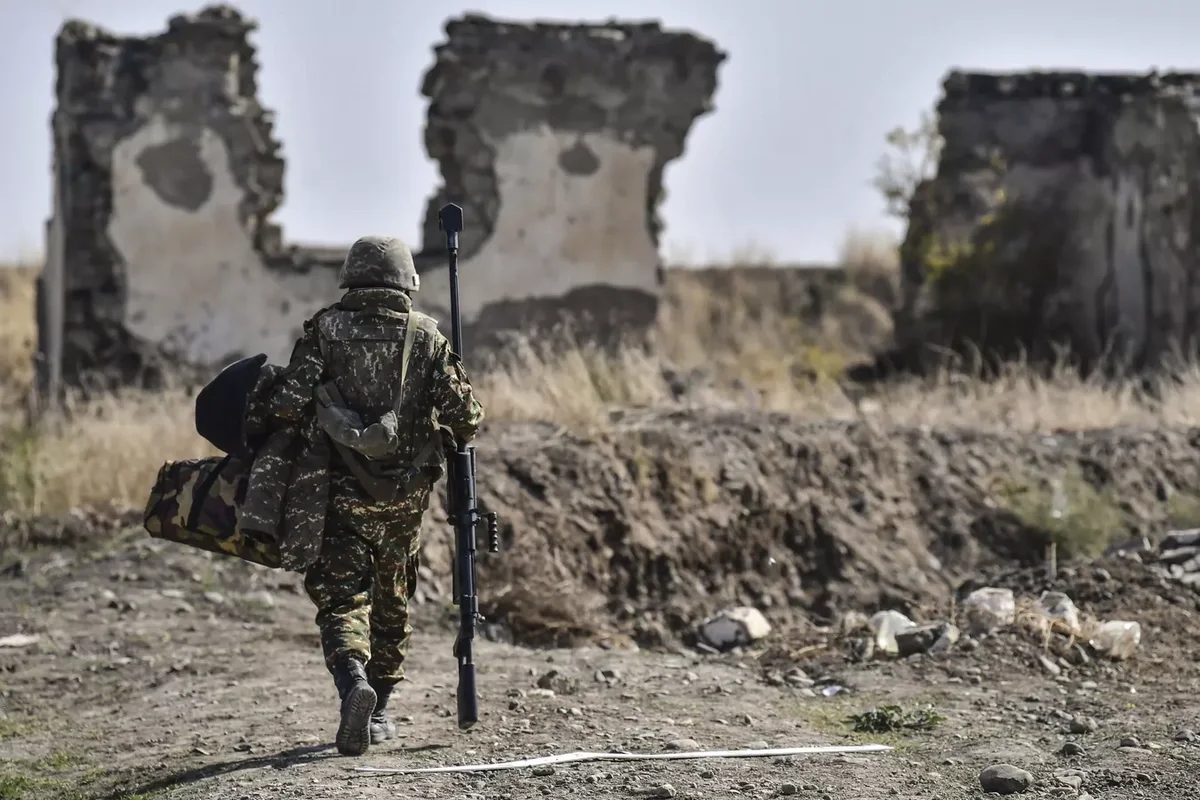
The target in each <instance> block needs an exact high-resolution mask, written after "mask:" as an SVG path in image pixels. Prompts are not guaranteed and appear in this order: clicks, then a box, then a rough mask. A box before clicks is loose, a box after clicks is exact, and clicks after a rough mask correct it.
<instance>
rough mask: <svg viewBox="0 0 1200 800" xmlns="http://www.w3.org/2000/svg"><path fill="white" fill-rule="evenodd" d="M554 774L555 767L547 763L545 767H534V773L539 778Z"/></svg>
mask: <svg viewBox="0 0 1200 800" xmlns="http://www.w3.org/2000/svg"><path fill="white" fill-rule="evenodd" d="M553 774H554V767H551V766H549V765H546V766H544V767H534V768H533V775H534V777H537V778H546V777H549V776H551V775H553Z"/></svg>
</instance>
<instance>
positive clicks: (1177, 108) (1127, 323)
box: [896, 72, 1200, 367]
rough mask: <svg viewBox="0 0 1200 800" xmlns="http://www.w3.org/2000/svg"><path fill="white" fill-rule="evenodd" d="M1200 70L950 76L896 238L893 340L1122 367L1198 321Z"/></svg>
mask: <svg viewBox="0 0 1200 800" xmlns="http://www.w3.org/2000/svg"><path fill="white" fill-rule="evenodd" d="M1198 86H1200V76H1197V75H1181V74H1167V75H1159V74H1153V73H1152V74H1149V75H1144V76H1138V75H1085V74H1077V73H1050V74H1045V73H1031V74H966V73H960V72H954V73H951V74H950V75H949V76H948V77H947V79H946V81H945V85H944V90H945V94H944V97H943V98H942V100H941V102H940V104H939V106H938V128H939V132H940V134H941V137H942V139H943V147H942V151H941V155H940V161H939V164H938V169H937V175H936V177H935V178H933V179H932V180H930V181H928V182H926V183H925V184H923V185H921V186H920V187H918V189H917V191H916V192H914V194H913V197H912V199H911V204H910V224H909V229H908V233H907V236H906V239H905V242H904V245H903V248H902V251H903V252H902V262H903V265H902V269H903V283H904V301H903V309H902V311H901V312H900V313H899V315H898V317H897V331H896V333H897V337H898V341H899V344H900V346H901V348H903V349H904V350H905V351H906V352H907V355H909V356H910V357H912V358H913V359H915V360H918V361H919V360H921V358H922V357H923V356H926V355H932V354H935V353H937V352H944V349H945V348H947V347H949V348H956V349H960V350H972V351H973V350H974V348H979V349H981V350H983V352H984V353H985V354H987V355H989V356H998V357H1012V356H1016V355H1018V354H1027V355H1029V356H1030V357H1032V358H1033V359H1041V360H1046V359H1050V358H1053V357H1055V355H1056V352H1055V348H1056V347H1057V346H1059V345H1066V346H1068V347H1070V348H1071V350H1072V351H1073V352H1074V353H1075V354H1076V355H1078V356H1079V357H1080V358H1081V359H1082V360H1083V361H1084V362H1085V363H1096V362H1097V361H1098V360H1100V359H1101V358H1102V357H1108V358H1112V359H1115V360H1117V361H1119V362H1120V363H1122V364H1125V365H1128V366H1134V367H1137V366H1141V365H1146V364H1150V363H1152V362H1154V361H1156V360H1158V359H1160V358H1161V357H1164V356H1170V355H1171V354H1172V352H1173V350H1172V348H1173V347H1174V346H1176V345H1184V351H1185V352H1190V350H1189V349H1188V347H1187V345H1191V344H1195V342H1196V338H1197V337H1196V334H1197V331H1198V325H1200V283H1198V282H1197V275H1198V271H1200V247H1198V245H1200V214H1197V213H1196V212H1197V209H1198V208H1200V206H1198V205H1197V203H1198V201H1200V156H1198V155H1197V154H1198V153H1200V127H1198V124H1200V104H1198V103H1197V102H1196V90H1197V87H1198Z"/></svg>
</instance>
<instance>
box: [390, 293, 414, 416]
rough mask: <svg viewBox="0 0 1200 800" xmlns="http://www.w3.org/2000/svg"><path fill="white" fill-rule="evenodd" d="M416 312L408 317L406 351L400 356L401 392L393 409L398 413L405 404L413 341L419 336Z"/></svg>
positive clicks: (397, 394) (405, 330) (405, 335)
mask: <svg viewBox="0 0 1200 800" xmlns="http://www.w3.org/2000/svg"><path fill="white" fill-rule="evenodd" d="M415 314H416V312H411V313H410V314H409V315H408V321H407V322H406V323H405V328H404V351H403V353H402V354H401V356H400V390H399V391H398V392H396V403H395V405H394V406H393V408H395V409H396V413H397V414H399V413H400V406H401V405H402V404H403V403H404V384H406V383H407V382H408V362H409V359H411V358H412V348H413V340H414V339H415V338H416V336H417V325H418V324H420V323H419V321H418V320H417V319H415V318H414V315H415Z"/></svg>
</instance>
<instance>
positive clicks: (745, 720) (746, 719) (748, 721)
mask: <svg viewBox="0 0 1200 800" xmlns="http://www.w3.org/2000/svg"><path fill="white" fill-rule="evenodd" d="M738 722H740V723H742V724H743V725H753V724H754V717H752V716H750V715H749V714H742V716H741V717H739V718H738Z"/></svg>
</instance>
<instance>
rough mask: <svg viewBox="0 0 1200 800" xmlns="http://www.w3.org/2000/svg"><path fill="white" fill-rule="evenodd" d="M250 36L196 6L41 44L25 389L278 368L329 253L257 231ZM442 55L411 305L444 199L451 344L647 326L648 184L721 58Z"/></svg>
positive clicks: (628, 51)
mask: <svg viewBox="0 0 1200 800" xmlns="http://www.w3.org/2000/svg"><path fill="white" fill-rule="evenodd" d="M255 27H256V25H255V23H254V22H253V21H251V20H249V19H246V18H244V17H242V16H241V15H240V14H239V13H238V12H237V11H235V10H234V9H232V8H229V7H227V6H214V7H210V8H207V9H205V10H203V11H201V12H200V13H198V14H195V15H188V16H177V17H174V18H172V19H171V20H170V21H169V24H168V27H167V30H166V32H164V33H162V34H160V35H158V36H153V37H150V38H134V37H121V36H117V35H114V34H111V33H108V32H106V31H103V30H101V29H99V28H97V27H96V26H94V25H91V24H88V23H86V22H80V21H70V22H68V23H66V24H65V25H64V26H63V28H62V30H61V31H60V33H59V36H58V42H57V53H56V58H57V65H58V85H57V95H58V106H57V109H56V111H55V114H54V121H53V126H52V127H53V135H54V141H55V147H54V153H55V169H56V187H55V211H54V215H53V219H52V220H51V222H50V224H49V225H48V226H47V238H48V242H47V252H48V254H49V255H50V259H51V261H52V263H51V264H50V265H48V269H47V270H46V273H45V276H44V279H43V281H42V286H41V288H40V292H39V295H40V297H39V319H40V322H41V324H40V330H41V332H40V338H41V342H40V348H39V350H40V357H39V364H40V372H41V383H42V385H43V387H47V386H49V387H50V388H54V387H55V386H57V384H58V378H59V377H60V376H61V379H62V382H64V383H67V384H80V383H85V384H99V385H114V384H128V383H131V382H140V383H146V382H150V383H153V382H155V381H156V380H158V379H159V378H160V377H161V375H162V374H163V372H164V370H166V369H168V368H170V369H171V370H172V371H177V370H178V368H179V367H180V366H194V367H198V368H200V371H202V372H203V371H204V368H211V367H212V366H219V365H221V364H223V363H225V362H226V361H228V360H229V359H231V358H233V357H236V356H238V355H244V354H252V353H257V352H265V353H267V355H268V356H269V357H270V358H271V360H272V361H276V362H279V361H283V360H285V359H286V358H287V356H288V353H289V350H290V348H291V344H292V341H293V340H294V337H295V336H296V334H297V333H298V332H299V330H300V327H301V324H302V322H303V320H304V319H305V317H307V316H308V315H309V314H311V313H312V312H313V311H315V310H316V309H317V308H319V307H320V306H322V305H324V304H327V303H329V302H331V301H333V300H334V299H336V298H337V296H338V294H339V291H338V289H337V287H336V267H337V266H338V264H339V262H340V259H341V257H342V255H343V254H344V249H342V250H339V249H337V248H333V249H329V250H324V251H315V250H302V249H300V248H296V247H285V246H284V244H283V241H282V240H283V237H282V234H281V232H280V230H279V228H278V226H276V225H273V224H272V223H271V222H270V215H271V214H272V212H274V210H275V209H276V207H278V205H279V204H280V201H281V199H282V193H283V170H284V162H283V158H282V155H281V153H280V146H279V143H278V142H277V141H275V139H274V137H273V133H272V115H271V114H270V112H268V111H266V110H265V109H264V108H263V107H262V106H261V105H260V103H259V102H258V98H257V86H256V79H255V74H256V70H257V67H256V64H255V60H254V59H255V52H254V47H253V45H251V44H250V42H249V39H248V36H249V34H250V32H251V31H252V30H253V29H254V28H255ZM447 33H448V37H449V41H448V42H446V43H445V44H443V45H441V46H439V47H438V48H437V62H436V64H435V65H434V67H433V68H432V69H431V70H430V72H429V74H428V75H427V76H426V78H425V81H424V86H423V92H424V94H425V95H426V96H427V97H429V98H430V99H431V101H432V102H431V106H430V110H429V124H428V129H427V131H426V141H427V147H428V150H429V152H430V154H431V155H432V156H433V157H434V158H436V159H437V160H438V162H439V164H440V166H441V170H442V176H443V180H444V183H445V185H444V186H443V187H442V188H441V189H440V190H439V191H438V192H437V194H436V196H435V197H434V199H433V200H432V201H431V202H430V206H429V208H430V211H429V214H428V215H427V218H426V220H425V224H424V229H425V230H424V235H425V239H426V242H425V245H426V246H425V251H426V252H425V253H423V254H421V255H420V256H419V258H418V261H419V264H420V266H421V268H422V269H423V270H425V274H424V275H423V280H422V284H423V291H422V293H421V295H420V297H419V303H420V304H421V305H422V306H423V307H425V308H426V310H428V311H430V312H431V313H433V314H434V315H435V316H437V317H439V318H440V319H441V320H443V322H446V321H448V316H449V315H448V310H447V309H448V306H449V300H448V294H449V293H448V286H447V281H446V270H445V268H444V264H445V261H444V253H443V252H442V241H441V237H440V234H438V232H437V219H436V211H437V208H438V207H440V205H441V204H442V203H443V202H445V201H447V200H453V201H455V202H458V203H460V204H461V205H463V207H464V208H465V210H466V213H467V219H466V230H465V231H464V235H463V237H462V243H463V250H462V264H461V266H462V272H463V290H462V299H463V310H464V313H465V318H466V322H467V325H468V332H469V333H470V332H471V331H472V330H474V331H476V332H478V331H486V330H512V329H514V328H515V329H517V330H520V331H522V332H523V333H528V332H530V331H531V330H532V329H533V328H535V327H536V326H537V325H538V324H539V323H543V322H544V323H545V324H551V323H553V322H556V321H559V320H561V319H562V312H563V311H564V310H568V311H571V310H583V311H585V312H587V315H588V316H589V321H591V322H592V323H593V327H592V328H590V329H585V330H584V331H583V333H584V334H585V335H588V336H592V335H593V334H595V338H600V337H601V336H603V335H605V331H603V330H597V329H596V328H595V327H594V325H611V324H614V323H616V324H618V325H627V324H640V325H645V324H646V323H647V322H649V321H652V319H653V316H654V313H655V310H656V307H657V298H658V295H659V292H660V289H661V280H660V277H659V274H658V267H659V264H658V250H657V245H658V230H659V228H660V225H659V223H658V221H657V217H656V215H655V209H656V207H657V205H658V202H659V201H660V199H661V196H662V171H663V168H664V167H665V165H666V164H667V163H668V162H669V161H671V160H672V159H674V158H676V157H678V156H679V155H680V153H681V152H682V151H683V144H684V138H685V136H686V134H687V131H688V129H689V127H690V125H691V123H692V121H693V120H694V119H695V118H696V117H697V116H699V115H700V114H702V113H704V112H706V111H707V110H709V108H710V107H711V106H710V101H711V97H712V94H713V91H714V89H715V85H716V69H717V66H718V65H719V63H720V62H721V61H722V59H723V58H724V55H723V54H721V53H719V52H718V51H717V50H716V48H715V47H714V46H713V45H712V44H711V43H709V42H707V41H704V40H702V39H699V38H696V37H694V36H691V35H687V34H676V33H666V32H663V31H662V30H660V28H659V27H658V26H657V25H654V24H644V25H616V24H609V25H603V26H584V25H577V26H576V25H542V24H536V25H523V24H515V23H500V22H493V21H490V20H487V19H484V18H481V17H475V16H469V17H465V18H463V19H460V20H454V21H451V22H450V23H449V24H448V25H447ZM363 233H364V234H368V233H392V232H390V231H363ZM414 249H417V248H414ZM472 338H476V337H472Z"/></svg>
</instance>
